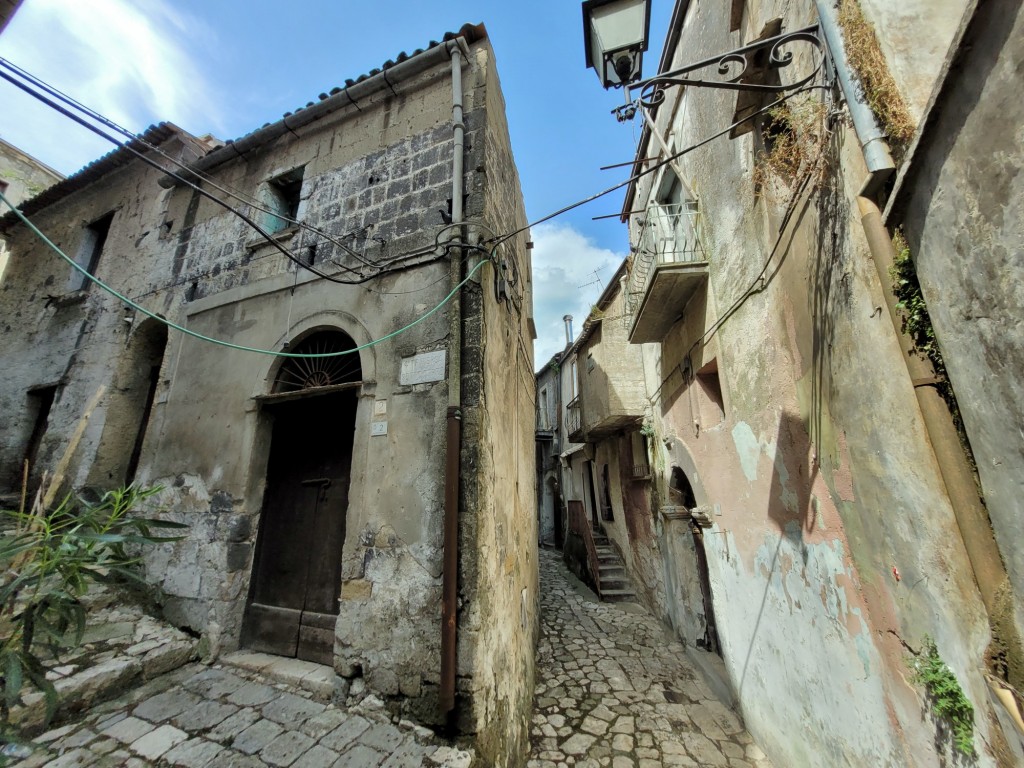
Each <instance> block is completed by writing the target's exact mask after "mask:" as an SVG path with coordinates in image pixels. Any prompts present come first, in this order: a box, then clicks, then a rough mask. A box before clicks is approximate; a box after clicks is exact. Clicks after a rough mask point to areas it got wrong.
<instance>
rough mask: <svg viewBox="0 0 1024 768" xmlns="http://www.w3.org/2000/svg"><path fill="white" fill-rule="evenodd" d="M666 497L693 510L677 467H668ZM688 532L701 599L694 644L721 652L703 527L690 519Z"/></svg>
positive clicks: (690, 491)
mask: <svg viewBox="0 0 1024 768" xmlns="http://www.w3.org/2000/svg"><path fill="white" fill-rule="evenodd" d="M668 495H669V500H670V501H671V502H672V504H673V505H674V506H677V507H685V508H686V509H691V510H692V509H693V508H694V507H696V506H697V498H696V495H695V494H694V492H693V486H691V485H690V480H689V478H687V477H686V473H685V472H683V470H682V469H680V468H679V467H672V474H671V475H670V476H669V483H668ZM690 533H691V534H692V535H693V549H694V554H695V556H696V561H697V562H696V565H697V577H698V579H699V580H700V593H701V602H702V603H703V608H704V636H703V637H698V638H697V646H698V647H700V648H703V649H704V650H705V651H710V652H711V653H717V654H718V655H719V656H721V655H722V646H721V643H720V642H719V640H718V627H717V626H716V625H715V606H714V602H713V600H712V596H711V575H710V573H709V572H708V555H707V552H706V551H705V550H704V529H703V528H701V527H700V526H699V525H698V524H697V523H696V521H694V520H692V519H691V520H690Z"/></svg>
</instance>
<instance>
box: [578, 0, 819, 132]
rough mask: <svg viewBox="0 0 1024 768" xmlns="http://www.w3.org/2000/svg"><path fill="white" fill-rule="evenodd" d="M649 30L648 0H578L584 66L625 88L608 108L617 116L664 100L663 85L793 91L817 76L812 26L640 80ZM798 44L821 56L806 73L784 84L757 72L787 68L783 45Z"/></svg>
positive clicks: (788, 54) (623, 116)
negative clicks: (580, 0)
mask: <svg viewBox="0 0 1024 768" xmlns="http://www.w3.org/2000/svg"><path fill="white" fill-rule="evenodd" d="M649 29H650V4H649V0H586V2H584V3H583V40H584V45H585V46H586V52H587V66H588V67H593V68H594V69H596V70H597V75H598V77H599V78H600V79H601V84H602V85H603V86H604V87H605V89H608V88H623V90H624V91H625V94H626V103H625V104H623V105H622V106H620V107H617V108H616V109H615V110H613V111H614V113H615V114H616V116H617V117H618V118H619V120H628V119H631V118H632V117H633V115H634V114H635V113H636V109H637V107H638V106H641V107H645V108H648V109H649V108H651V107H654V106H657V105H658V104H660V103H661V102H662V101H663V100H664V98H665V93H664V92H665V90H666V89H668V88H671V87H674V86H679V85H684V86H688V87H704V88H726V89H729V90H734V91H761V92H763V93H784V92H786V91H792V90H796V89H798V88H801V87H803V86H804V85H806V84H807V83H809V82H811V81H812V80H813V79H814V78H815V76H817V74H818V72H819V71H820V70H821V67H822V64H823V62H824V60H825V57H824V44H823V42H822V40H821V38H820V37H819V25H818V24H812V25H811V26H809V27H804V28H803V29H798V30H796V31H795V32H785V33H783V34H780V35H775V36H773V37H768V38H765V39H763V40H755V41H754V42H752V43H749V44H748V45H745V46H742V47H741V48H737V49H735V50H732V51H728V52H726V53H721V54H718V55H716V56H711V57H709V58H707V59H704V60H702V61H698V62H696V63H694V64H689V65H687V66H685V67H680V68H678V69H674V70H672V71H670V72H665V73H662V74H658V75H655V76H654V77H651V78H648V79H647V80H644V79H642V75H641V67H642V61H643V52H644V51H646V50H647V35H648V32H649ZM800 42H802V43H809V44H810V45H811V46H812V47H813V48H815V49H817V51H818V52H819V54H822V55H819V56H818V59H817V64H816V65H815V67H814V68H813V70H812V71H811V72H810V73H809V74H807V75H806V76H805V77H802V78H800V79H799V80H797V81H795V82H788V83H783V82H774V83H772V82H767V81H766V78H764V77H763V76H760V77H759V76H758V75H757V73H758V72H763V71H765V70H768V69H782V68H784V67H787V66H789V65H790V64H791V63H792V62H793V53H792V51H789V50H784V48H785V46H788V45H790V44H792V43H800ZM712 69H713V71H712ZM631 89H633V90H638V91H639V93H640V96H639V98H638V99H637V100H636V101H633V100H632V99H631V97H630V90H631Z"/></svg>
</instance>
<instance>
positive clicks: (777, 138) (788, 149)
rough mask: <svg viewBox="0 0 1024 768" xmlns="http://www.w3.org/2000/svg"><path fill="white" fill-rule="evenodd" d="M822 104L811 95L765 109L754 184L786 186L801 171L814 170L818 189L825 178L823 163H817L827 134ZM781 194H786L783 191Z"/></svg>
mask: <svg viewBox="0 0 1024 768" xmlns="http://www.w3.org/2000/svg"><path fill="white" fill-rule="evenodd" d="M827 115H828V109H827V107H826V106H825V104H824V103H823V102H821V101H819V100H818V99H816V98H813V97H811V96H805V97H804V98H803V99H802V100H798V99H792V100H790V101H789V102H785V103H782V104H780V105H778V106H777V107H774V108H772V109H770V110H768V112H767V114H766V115H765V119H764V121H763V122H762V124H761V137H762V139H763V141H764V150H762V151H761V152H759V153H758V155H757V162H756V163H755V165H754V186H755V188H756V189H758V190H762V193H764V192H765V191H767V192H768V196H769V197H772V190H778V189H779V185H781V186H783V187H785V188H786V191H788V185H789V184H790V183H791V182H792V181H794V180H795V179H796V178H797V176H798V174H800V173H801V172H806V173H815V174H816V177H815V178H813V179H811V184H812V186H813V187H815V188H817V187H818V186H820V185H821V183H822V182H823V181H824V180H825V174H826V167H827V166H826V164H823V163H818V162H817V161H818V158H819V156H820V154H821V149H822V147H823V145H824V143H825V140H826V138H827V135H828V129H827V125H826V117H827ZM782 197H786V194H785V193H784V194H783V195H782Z"/></svg>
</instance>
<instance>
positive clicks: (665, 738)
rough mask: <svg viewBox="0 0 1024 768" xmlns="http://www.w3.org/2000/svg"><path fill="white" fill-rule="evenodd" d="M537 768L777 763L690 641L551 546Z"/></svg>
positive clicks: (544, 577)
mask: <svg viewBox="0 0 1024 768" xmlns="http://www.w3.org/2000/svg"><path fill="white" fill-rule="evenodd" d="M540 569H541V572H540V580H541V591H540V592H541V621H542V629H541V640H540V648H539V649H538V658H537V664H538V667H537V688H536V698H535V706H534V715H533V727H532V732H531V743H532V751H531V754H530V761H529V763H528V768H563V767H564V766H569V765H575V766H588V767H595V768H596V766H610V768H660V766H726V767H727V768H770V765H771V764H770V763H769V762H768V760H767V758H765V756H764V753H763V752H761V750H760V749H759V748H758V747H757V745H755V744H754V743H753V741H752V739H751V738H750V735H749V734H748V733H747V732H746V730H744V728H743V725H742V723H741V722H740V719H739V718H738V717H737V715H736V714H735V713H734V712H733V711H732V710H731V709H729V708H728V707H726V706H724V705H723V704H722V703H721V702H720V701H719V700H718V699H717V698H716V697H715V696H714V694H713V693H712V692H711V690H710V689H709V688H708V686H707V685H706V684H705V682H704V681H703V679H702V678H701V677H700V675H699V673H698V672H697V671H696V669H695V668H694V667H693V665H692V664H691V663H690V662H689V661H688V660H687V657H686V654H685V650H684V649H683V646H682V645H681V644H680V643H679V642H678V641H677V640H674V639H673V638H672V636H671V634H670V633H669V632H668V631H667V630H666V629H665V628H664V627H663V626H662V625H661V624H660V623H659V622H658V621H657V620H655V619H654V618H653V617H652V616H651V615H650V614H648V613H647V611H646V610H644V609H642V608H640V607H639V606H637V605H635V604H631V603H602V602H599V601H598V599H597V597H596V596H595V595H593V594H592V593H590V592H589V590H587V588H586V587H585V586H583V585H582V584H580V582H579V581H578V580H576V578H575V577H574V576H572V575H571V574H570V573H569V571H568V569H567V568H566V567H565V565H564V564H563V563H562V560H561V555H560V554H559V553H557V552H550V551H547V550H541V553H540Z"/></svg>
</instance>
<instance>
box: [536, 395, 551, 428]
mask: <svg viewBox="0 0 1024 768" xmlns="http://www.w3.org/2000/svg"><path fill="white" fill-rule="evenodd" d="M549 422H550V419H548V388H547V387H542V388H541V390H540V423H539V424H538V425H537V428H538V429H550V428H551V427H550V426H549Z"/></svg>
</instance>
